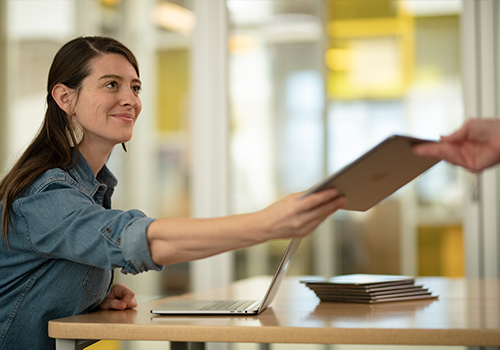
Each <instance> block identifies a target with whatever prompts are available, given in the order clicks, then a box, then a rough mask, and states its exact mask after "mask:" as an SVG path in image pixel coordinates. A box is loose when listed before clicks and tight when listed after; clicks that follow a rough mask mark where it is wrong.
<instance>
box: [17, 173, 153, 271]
mask: <svg viewBox="0 0 500 350" xmlns="http://www.w3.org/2000/svg"><path fill="white" fill-rule="evenodd" d="M13 211H14V212H15V214H17V215H14V216H13V218H14V222H13V224H14V227H15V229H16V233H15V234H23V235H26V238H27V239H26V240H25V242H26V246H25V247H24V249H29V250H31V251H32V252H35V253H36V254H37V255H39V256H41V257H44V258H46V259H66V260H71V261H75V262H78V263H82V264H86V265H91V266H96V267H100V268H103V269H113V268H122V270H121V271H122V272H123V273H125V274H128V273H130V274H137V273H140V272H144V271H148V270H154V271H159V270H161V268H162V267H161V266H159V265H156V264H154V262H153V261H152V259H151V253H150V251H149V245H148V241H147V229H148V227H149V225H150V224H151V222H153V221H154V219H153V218H150V217H147V216H146V215H145V214H144V213H143V212H141V211H139V210H128V211H123V210H116V209H105V208H103V207H102V206H101V205H99V204H97V203H95V202H94V200H93V199H92V198H91V197H90V196H88V195H87V194H85V193H84V192H82V191H80V190H79V188H78V187H77V186H74V185H73V184H71V183H70V182H68V179H67V178H65V179H54V178H52V179H51V181H47V182H46V186H38V187H37V188H36V191H35V192H34V193H30V194H29V195H27V196H24V197H22V198H20V199H18V200H16V201H15V203H14V205H13Z"/></svg>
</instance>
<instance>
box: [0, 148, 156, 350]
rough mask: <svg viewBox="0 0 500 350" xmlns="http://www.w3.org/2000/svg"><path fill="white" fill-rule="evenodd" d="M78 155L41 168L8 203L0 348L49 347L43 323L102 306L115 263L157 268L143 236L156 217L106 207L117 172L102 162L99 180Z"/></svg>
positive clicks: (0, 276) (124, 267) (0, 277)
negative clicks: (68, 163) (68, 165)
mask: <svg viewBox="0 0 500 350" xmlns="http://www.w3.org/2000/svg"><path fill="white" fill-rule="evenodd" d="M77 158H78V163H77V165H76V167H74V168H72V169H51V170H48V171H46V172H45V173H43V174H42V175H41V176H39V177H38V178H37V179H36V180H35V182H34V183H33V184H31V185H30V186H29V187H28V188H27V189H26V190H25V191H24V192H23V193H22V194H21V195H20V196H18V198H16V200H15V201H14V203H13V206H12V216H11V217H12V223H13V227H14V229H11V230H10V231H9V242H10V250H9V249H8V248H7V246H6V245H5V244H3V245H2V244H0V349H2V350H3V349H9V350H12V349H51V348H54V347H55V341H54V340H53V339H50V338H49V337H48V321H49V320H52V319H56V318H61V317H67V316H73V315H77V314H82V313H88V312H90V311H92V310H93V309H95V308H96V307H97V306H99V305H100V303H101V302H102V301H103V299H104V298H105V297H106V296H107V295H108V293H109V290H110V287H111V283H112V276H113V273H112V269H114V268H118V267H121V271H122V272H123V273H125V274H127V273H131V274H137V273H140V272H143V271H148V270H156V271H158V270H160V269H161V267H160V266H158V265H156V264H154V263H153V261H152V260H151V255H150V252H149V246H148V242H147V238H146V229H147V227H148V226H149V224H150V223H151V222H152V221H153V220H154V219H151V218H148V217H146V215H144V214H143V213H142V212H140V211H138V210H129V211H122V210H112V209H110V207H111V195H112V193H113V189H114V187H115V186H116V179H115V177H114V176H113V174H111V172H110V171H109V170H108V169H107V167H106V166H104V167H103V169H102V170H101V171H100V172H99V174H98V175H97V178H96V177H94V173H93V172H92V169H91V168H90V166H89V165H88V164H87V162H86V161H85V159H84V157H83V156H81V155H80V156H79V157H77ZM0 208H1V206H0Z"/></svg>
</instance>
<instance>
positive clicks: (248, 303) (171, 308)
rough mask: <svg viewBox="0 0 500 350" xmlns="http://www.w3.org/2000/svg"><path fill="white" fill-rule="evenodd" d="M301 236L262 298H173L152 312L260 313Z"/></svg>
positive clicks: (275, 290)
mask: <svg viewBox="0 0 500 350" xmlns="http://www.w3.org/2000/svg"><path fill="white" fill-rule="evenodd" d="M300 241H301V239H300V238H292V239H291V240H290V243H289V244H288V247H287V248H286V250H285V253H284V254H283V257H282V258H281V261H280V264H279V265H278V268H277V269H276V272H275V273H274V276H273V278H272V280H271V283H270V284H269V287H267V291H266V294H265V295H264V298H263V299H262V300H186V299H179V300H172V301H170V302H168V303H166V304H164V305H162V306H160V307H158V308H156V309H152V310H151V313H153V314H160V315H258V314H260V313H261V312H262V311H264V310H265V309H267V307H268V306H269V305H270V304H271V302H272V301H273V299H274V297H275V296H276V293H277V292H278V288H279V286H280V284H281V281H282V280H283V277H285V275H286V272H287V271H288V269H289V267H290V262H291V261H292V258H293V256H294V255H295V252H296V251H297V249H298V247H299V245H300Z"/></svg>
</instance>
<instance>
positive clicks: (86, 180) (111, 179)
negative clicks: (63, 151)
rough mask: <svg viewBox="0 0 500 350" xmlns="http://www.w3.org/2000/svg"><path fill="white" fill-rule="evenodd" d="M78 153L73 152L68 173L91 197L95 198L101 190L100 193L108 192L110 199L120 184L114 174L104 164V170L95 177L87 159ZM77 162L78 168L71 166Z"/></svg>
mask: <svg viewBox="0 0 500 350" xmlns="http://www.w3.org/2000/svg"><path fill="white" fill-rule="evenodd" d="M76 152H77V151H74V152H73V155H72V158H71V162H70V166H68V167H67V169H66V171H68V173H69V174H70V175H71V177H73V178H74V179H75V180H76V181H77V182H78V183H79V185H80V186H81V188H82V189H83V190H84V191H85V192H86V193H87V194H89V195H90V196H91V197H94V195H95V194H96V192H97V191H98V190H99V189H101V191H99V192H106V194H107V196H109V197H110V196H111V194H112V193H113V191H114V188H115V187H116V185H117V184H118V181H117V179H116V177H115V176H114V175H113V173H112V172H111V171H110V170H109V169H108V167H107V166H106V164H104V166H103V167H102V169H101V170H100V171H99V172H98V173H97V177H96V176H94V173H93V171H92V168H91V167H90V165H89V164H88V163H87V160H86V159H85V157H84V156H83V155H82V154H81V153H78V154H77V153H76ZM75 161H76V166H71V165H73V164H75ZM103 187H104V188H103ZM103 190H104V191H103Z"/></svg>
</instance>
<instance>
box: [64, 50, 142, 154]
mask: <svg viewBox="0 0 500 350" xmlns="http://www.w3.org/2000/svg"><path fill="white" fill-rule="evenodd" d="M90 66H91V74H90V75H89V76H87V77H86V78H85V79H84V80H83V83H82V88H81V89H80V92H79V94H78V97H77V100H76V105H75V106H74V109H73V114H74V118H75V120H76V121H77V122H78V123H79V124H80V125H81V126H82V127H83V135H84V137H83V140H82V142H81V143H80V147H85V148H88V147H89V146H90V147H92V148H93V147H94V146H97V147H105V148H113V147H114V146H115V145H117V144H119V143H123V142H127V141H129V140H130V139H131V138H132V132H133V128H134V124H135V121H136V120H137V117H138V116H139V113H140V112H141V109H142V104H141V100H140V98H139V91H140V87H141V81H140V80H139V77H138V76H137V73H136V72H135V69H134V67H133V66H132V64H130V62H129V61H128V60H127V59H126V58H125V57H123V56H122V55H119V54H106V55H103V56H99V57H97V58H94V59H93V60H92V61H90Z"/></svg>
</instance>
